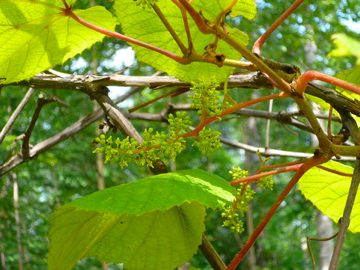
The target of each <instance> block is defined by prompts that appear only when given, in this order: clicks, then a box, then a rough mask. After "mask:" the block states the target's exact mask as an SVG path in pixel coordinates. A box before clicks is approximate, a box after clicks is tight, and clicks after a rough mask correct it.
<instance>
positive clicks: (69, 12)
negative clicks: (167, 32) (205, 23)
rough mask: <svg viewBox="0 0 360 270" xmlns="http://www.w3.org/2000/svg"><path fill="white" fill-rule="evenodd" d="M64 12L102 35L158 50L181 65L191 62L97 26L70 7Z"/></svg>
mask: <svg viewBox="0 0 360 270" xmlns="http://www.w3.org/2000/svg"><path fill="white" fill-rule="evenodd" d="M64 13H65V14H66V15H67V16H69V17H71V18H73V19H74V20H75V21H77V22H78V23H80V24H82V25H84V26H86V27H88V28H90V29H92V30H95V31H97V32H99V33H101V34H104V35H107V36H109V37H114V38H117V39H121V40H124V41H127V42H130V43H133V44H135V45H138V46H141V47H144V48H147V49H149V50H152V51H155V52H158V53H161V54H163V55H165V56H167V57H169V58H171V59H173V60H174V61H176V62H178V63H180V64H183V65H187V64H189V63H190V62H191V60H190V59H188V58H183V57H180V56H179V55H177V54H175V53H172V52H170V51H167V50H164V49H161V48H159V47H156V46H153V45H151V44H148V43H145V42H142V41H139V40H137V39H134V38H131V37H128V36H125V35H122V34H120V33H117V32H113V31H110V30H107V29H104V28H102V27H99V26H97V25H95V24H92V23H89V22H87V21H85V20H84V19H82V18H80V17H79V16H77V15H76V14H75V13H74V12H73V11H72V10H71V9H68V8H65V9H64Z"/></svg>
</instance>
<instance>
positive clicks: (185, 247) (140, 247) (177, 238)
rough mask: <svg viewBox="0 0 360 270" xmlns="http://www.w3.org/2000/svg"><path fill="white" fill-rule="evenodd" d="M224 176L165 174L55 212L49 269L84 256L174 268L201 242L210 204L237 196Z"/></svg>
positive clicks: (70, 264)
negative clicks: (206, 210) (207, 208)
mask: <svg viewBox="0 0 360 270" xmlns="http://www.w3.org/2000/svg"><path fill="white" fill-rule="evenodd" d="M235 193H236V191H235V189H234V188H232V187H231V186H230V184H229V183H228V182H227V181H225V180H224V179H222V178H220V177H218V176H216V175H213V174H211V173H208V172H205V171H201V170H186V171H179V172H176V173H168V174H161V175H156V176H152V177H148V178H145V179H142V180H139V181H135V182H131V183H128V184H124V185H120V186H116V187H112V188H109V189H105V190H102V191H98V192H95V193H93V194H91V195H88V196H85V197H83V198H81V199H78V200H75V201H73V202H71V203H68V204H66V205H64V206H62V207H60V208H59V209H58V210H56V211H55V212H54V214H53V217H52V221H51V224H52V226H51V231H50V234H49V238H50V241H51V243H50V254H49V269H71V267H73V266H74V265H75V264H76V262H77V261H78V260H80V259H82V258H85V257H89V256H96V257H98V259H99V260H100V261H105V262H113V263H124V267H126V268H127V269H173V268H175V267H176V266H178V265H181V264H183V263H185V262H186V261H189V260H190V259H191V257H192V256H193V254H194V253H196V251H197V247H198V245H200V243H201V234H202V233H203V232H204V230H205V227H204V224H203V223H204V217H205V214H206V213H205V209H206V207H210V208H213V209H216V208H220V207H222V206H223V205H224V204H226V203H230V202H232V201H233V200H234V199H235V196H234V195H235Z"/></svg>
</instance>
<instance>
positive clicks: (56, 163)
mask: <svg viewBox="0 0 360 270" xmlns="http://www.w3.org/2000/svg"><path fill="white" fill-rule="evenodd" d="M291 4H292V1H257V7H258V15H257V17H256V19H255V20H253V21H248V20H243V19H241V18H239V19H238V20H233V21H232V22H229V25H230V26H231V27H239V26H240V25H241V30H242V31H244V32H246V33H247V34H248V35H249V37H250V42H249V44H253V43H254V41H255V40H256V39H257V38H258V37H259V35H261V34H262V33H263V32H264V31H265V30H266V29H267V28H268V27H269V26H270V25H271V24H272V22H273V21H275V19H276V18H278V17H279V16H280V15H281V13H282V12H283V11H284V10H285V9H286V8H287V7H288V6H290V5H291ZM91 5H105V6H107V8H111V5H112V3H111V2H106V1H101V0H98V1H85V0H84V1H81V0H79V1H77V2H76V5H75V8H87V7H89V6H91ZM359 17H360V5H359V3H358V1H356V0H349V1H345V0H342V1H332V0H326V1H305V3H304V4H303V5H302V6H300V7H299V8H298V9H297V10H296V11H295V12H294V14H292V15H291V16H290V18H289V19H287V20H286V21H285V23H284V24H282V25H281V26H280V27H279V28H278V29H277V30H276V32H275V33H274V34H273V35H272V36H271V37H270V39H269V40H268V41H267V43H266V44H265V46H264V47H263V49H262V53H263V55H265V56H266V57H267V58H270V59H276V60H277V61H281V62H285V63H291V64H295V65H297V66H298V67H300V68H301V69H302V71H305V70H309V69H314V70H318V71H320V72H323V73H326V74H330V75H333V74H335V73H336V72H337V71H340V70H344V69H349V68H351V67H354V66H355V65H356V58H355V57H351V56H349V57H341V58H334V57H329V53H330V52H331V51H332V50H333V49H334V48H335V46H334V44H333V43H332V38H331V36H332V35H333V34H336V33H346V34H347V35H348V36H350V37H354V38H358V37H359V32H357V31H356V27H350V26H352V25H353V24H352V23H354V22H357V21H359ZM359 28H360V27H359ZM128 46H129V45H127V44H125V42H122V41H119V40H115V39H112V38H105V39H104V42H103V43H97V44H96V45H95V46H93V47H92V48H90V49H88V50H86V51H84V52H83V53H82V54H81V55H79V56H77V57H76V58H74V59H71V60H69V61H68V62H67V63H65V64H64V65H62V66H58V67H55V68H54V69H55V70H58V71H61V72H65V73H70V74H102V75H103V74H112V73H114V72H117V71H119V70H121V69H123V68H125V65H122V66H121V63H122V62H123V59H129V57H128V55H129V50H128V49H126V48H128ZM124 49H126V50H124ZM130 59H131V58H130ZM155 72H157V71H156V70H155V69H154V68H152V67H150V66H148V65H146V64H143V63H141V62H136V60H134V63H133V65H131V66H130V67H129V69H127V70H126V71H124V74H126V75H136V76H140V75H146V76H151V75H153V74H154V73H155ZM164 75H165V74H164ZM27 90H28V89H27V88H25V87H19V86H8V87H6V88H4V89H3V90H2V92H1V97H0V98H1V103H0V104H1V105H0V108H1V109H0V126H1V127H2V126H4V124H5V123H6V121H7V120H8V118H9V116H10V115H11V113H12V112H13V111H14V109H15V108H16V106H17V105H18V104H19V102H20V101H21V99H22V98H23V96H24V94H25V92H26V91H27ZM111 90H112V94H111V95H112V97H114V98H115V97H121V95H124V94H125V93H128V92H129V93H135V94H133V95H129V96H127V97H126V96H125V97H126V98H125V99H123V100H122V102H121V103H119V104H118V105H119V107H120V108H122V109H129V108H131V107H133V106H134V105H136V104H141V103H143V102H145V101H147V100H151V99H153V98H155V97H156V96H158V95H159V94H158V92H157V91H154V90H151V89H149V88H141V89H140V88H138V89H121V88H112V89H111ZM231 91H232V94H233V96H235V97H237V98H238V99H239V100H248V99H251V98H255V97H257V96H261V95H264V94H267V93H268V92H269V90H265V89H260V90H256V91H253V90H250V89H233V90H231ZM46 92H47V93H49V94H52V95H54V96H56V97H58V98H59V99H60V100H62V101H64V102H66V103H67V104H69V105H70V106H62V105H61V104H58V103H52V104H49V105H47V106H45V107H44V108H43V110H42V111H41V114H40V116H39V120H38V122H37V125H36V127H35V129H34V131H33V135H32V138H31V144H33V145H35V144H37V143H39V142H41V141H44V140H45V139H47V138H49V137H51V136H53V135H55V134H57V133H59V132H60V131H62V130H64V129H65V128H66V127H68V126H70V125H72V124H73V123H75V122H76V121H78V120H79V119H81V118H82V117H84V116H86V115H88V114H91V113H92V112H93V111H94V110H97V109H98V108H97V106H96V105H95V103H94V102H93V101H91V100H90V99H89V98H88V97H87V96H86V95H84V94H83V93H81V92H76V91H67V90H52V89H48V90H46ZM41 94H42V93H41V92H36V94H35V95H33V97H32V98H31V99H30V101H29V103H28V104H27V105H26V107H25V109H24V110H23V111H22V113H21V115H20V117H19V118H18V119H17V121H16V124H15V125H14V127H13V128H12V130H11V134H10V136H7V137H6V139H5V140H4V142H3V143H2V144H1V145H0V147H1V148H0V149H1V150H0V163H3V162H4V161H5V160H6V159H7V158H8V157H9V155H11V154H12V153H14V152H16V151H17V150H18V149H19V147H20V145H21V144H20V142H19V141H18V142H16V141H15V142H14V139H15V138H17V137H18V136H19V135H21V134H23V133H24V132H25V131H26V129H27V126H28V125H29V121H30V119H31V118H32V116H33V112H34V108H35V107H36V102H37V96H38V95H41ZM43 95H46V94H43ZM169 102H173V103H176V104H184V103H189V100H188V98H187V97H186V95H180V96H177V97H176V98H166V99H162V100H159V101H157V102H156V103H152V104H151V105H150V106H147V107H145V108H143V109H141V111H140V112H142V113H144V114H143V115H140V114H139V115H137V116H136V118H137V119H133V120H131V121H132V123H133V124H134V125H135V127H136V128H137V129H138V130H144V129H145V128H148V127H153V128H155V129H157V130H165V131H166V130H167V129H168V126H167V124H166V123H162V122H157V121H148V120H147V119H148V118H146V117H145V116H146V115H149V114H159V113H160V112H161V111H162V110H163V109H164V108H167V107H168V103H169ZM251 109H256V110H261V111H268V109H269V107H268V104H265V103H261V104H259V105H256V106H253V107H251ZM272 110H273V112H275V113H277V112H281V111H283V112H284V111H287V112H293V111H294V112H296V111H297V108H296V107H294V105H293V103H292V102H291V101H290V100H277V101H275V102H274V104H273V109H272ZM268 115H270V114H268ZM265 118H266V117H265ZM265 118H256V117H250V118H249V116H240V115H234V116H233V117H231V118H228V119H226V121H223V122H221V123H220V124H217V125H216V128H217V129H218V130H219V131H221V133H222V137H223V138H227V139H229V140H231V141H238V142H242V143H244V144H247V145H252V146H256V147H265V146H267V147H270V148H272V149H281V150H285V151H296V152H305V153H311V151H313V138H312V136H311V135H310V134H309V133H307V132H305V131H302V130H299V129H296V128H294V127H291V126H289V127H287V128H284V125H283V124H281V123H278V122H277V121H275V120H272V121H271V126H270V132H269V133H267V131H266V127H267V119H265ZM101 121H102V119H99V120H97V121H96V122H95V123H93V124H92V125H89V126H88V127H87V128H86V129H84V130H82V131H81V132H79V133H77V134H76V135H75V136H73V137H71V138H69V139H68V140H66V141H64V142H62V143H60V144H58V145H56V146H55V147H53V148H52V149H50V150H48V151H46V152H45V153H43V154H41V155H39V156H38V157H37V158H36V159H35V160H30V161H29V162H27V163H24V164H21V165H19V166H18V167H17V168H15V169H13V170H12V171H11V172H10V173H7V174H5V175H3V176H2V177H1V179H0V186H1V189H0V220H1V222H0V253H1V267H2V269H46V268H47V267H46V258H47V253H48V240H47V234H48V231H49V218H50V216H51V214H52V212H53V211H54V210H55V209H56V208H57V207H59V206H60V205H63V204H65V203H67V202H69V201H72V200H74V199H76V198H80V197H83V196H84V195H87V194H90V193H92V192H94V191H96V190H98V189H102V188H103V187H104V186H105V187H110V186H114V185H119V184H121V183H126V182H130V181H134V180H137V179H141V178H143V177H146V176H149V175H150V172H149V170H148V168H146V167H139V166H137V165H134V164H130V166H129V167H127V168H125V169H120V168H119V166H118V165H117V164H111V163H108V164H106V165H105V166H102V163H103V157H102V156H101V155H96V154H93V153H92V151H93V150H94V146H93V145H92V142H91V141H92V138H94V137H95V136H96V135H97V134H98V133H99V128H98V126H99V123H100V122H101ZM244 131H246V132H244ZM265 138H267V139H265ZM274 158H276V160H277V162H279V163H280V162H288V161H293V160H294V158H293V157H274ZM189 161H191V162H189ZM166 164H167V165H168V167H169V168H170V170H171V171H175V170H180V169H190V168H202V169H204V170H208V171H210V172H213V173H215V174H217V175H220V176H222V177H224V178H228V177H229V176H228V171H230V170H231V168H232V167H233V166H235V167H237V166H240V167H242V168H244V169H247V170H249V171H250V172H255V171H256V170H257V169H258V168H259V167H260V160H259V158H258V157H257V156H256V155H254V154H251V153H249V152H246V151H244V150H243V149H241V148H238V147H233V146H229V145H224V146H223V147H222V148H220V149H218V150H216V151H215V152H214V153H213V154H212V155H211V156H204V155H201V153H200V152H199V151H198V150H197V149H193V148H192V147H191V142H190V143H189V145H188V148H187V150H186V151H185V152H183V153H181V154H180V155H179V156H178V157H177V159H176V161H166ZM290 177H291V173H289V174H282V175H280V176H275V177H274V181H275V186H274V190H273V191H264V192H260V191H259V192H258V193H257V195H256V198H255V199H254V200H253V202H252V205H251V208H250V210H251V211H250V212H249V214H248V215H247V216H246V217H245V218H244V220H245V221H246V222H245V224H246V226H247V230H248V231H245V232H244V233H243V234H241V235H234V234H232V233H231V232H230V231H229V230H228V229H226V228H224V227H222V226H221V224H222V220H221V219H219V215H217V214H215V213H213V212H212V211H209V213H208V216H207V220H206V228H207V230H206V235H207V236H208V237H209V239H210V241H211V242H212V243H213V245H214V247H215V248H216V250H217V251H218V252H219V254H220V255H221V257H222V258H223V259H224V261H229V260H231V259H232V258H233V257H234V255H235V254H236V252H237V251H238V250H239V247H240V246H242V245H243V244H244V242H245V241H246V239H247V235H248V233H249V231H251V230H253V226H254V225H253V224H255V225H256V224H258V223H259V221H260V220H261V218H262V217H263V216H264V214H265V213H266V212H267V210H268V208H269V207H270V206H271V204H272V202H273V201H274V199H275V198H276V196H277V194H278V193H279V192H280V191H281V190H282V189H283V188H284V186H285V185H286V183H287V182H288V180H289V179H290ZM325 220H326V219H325ZM324 222H325V223H326V222H327V224H328V223H329V221H324V218H323V217H322V216H321V215H320V213H319V212H318V211H317V210H316V209H315V207H314V206H313V205H312V204H311V203H310V202H308V201H306V199H305V198H304V197H303V195H302V194H301V193H300V192H299V191H296V190H294V191H292V192H291V193H290V194H289V196H288V197H287V199H286V200H285V202H284V203H283V204H282V205H281V207H280V209H279V210H278V212H277V213H276V214H275V216H274V218H273V219H272V221H271V222H270V223H269V225H268V226H267V227H266V229H265V231H264V233H263V234H262V236H261V238H260V239H259V240H258V241H257V242H256V245H255V249H254V250H252V252H250V255H249V257H248V260H247V262H245V264H243V265H242V266H241V269H255V268H254V267H255V266H256V267H258V269H310V267H311V262H310V257H309V254H308V251H307V250H306V243H305V242H306V237H317V236H318V234H319V233H320V234H321V226H322V224H323V223H324ZM330 224H331V225H330V226H331V227H334V228H336V225H335V224H333V223H332V222H331V221H330ZM319 230H320V231H319ZM327 230H328V231H329V229H327ZM358 242H359V236H358V235H355V234H351V233H349V234H348V235H347V239H346V241H345V244H344V247H343V251H342V255H341V256H342V258H341V262H342V263H341V266H340V267H339V269H358V267H359V265H360V257H359V256H358V248H357V246H358ZM318 245H319V244H318V243H316V242H313V243H312V248H313V252H314V254H315V257H316V258H317V260H319V261H321V259H320V258H321V256H320V255H321V254H320V251H319V248H318ZM192 265H194V266H196V267H198V268H200V269H211V267H210V266H209V264H208V262H207V261H206V259H204V258H203V256H202V254H201V252H199V253H198V254H197V255H196V256H195V257H194V259H193V262H192ZM101 267H103V268H104V269H106V267H108V268H109V269H121V266H120V265H115V266H114V265H110V266H104V265H101V263H99V262H98V261H97V260H96V259H94V258H89V259H85V260H82V261H81V262H79V263H78V264H77V266H76V268H75V269H99V268H101Z"/></svg>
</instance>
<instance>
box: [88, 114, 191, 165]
mask: <svg viewBox="0 0 360 270" xmlns="http://www.w3.org/2000/svg"><path fill="white" fill-rule="evenodd" d="M169 123H170V134H167V133H165V132H158V131H154V129H153V128H149V129H145V131H144V142H143V143H141V144H139V143H138V142H137V141H136V140H135V139H133V138H129V137H127V138H125V139H124V140H120V139H119V138H117V139H116V140H115V142H114V141H113V139H112V136H110V137H108V138H106V137H105V135H103V134H102V135H100V136H99V137H98V138H96V139H95V141H96V142H97V143H99V144H100V145H101V147H99V148H97V149H95V150H94V151H93V153H104V154H105V163H107V162H118V163H119V165H120V167H121V168H123V167H126V166H128V164H129V162H134V163H135V164H138V165H142V166H143V165H146V166H150V167H152V166H153V165H152V164H153V162H154V160H157V159H161V158H164V157H169V158H171V159H175V158H176V156H177V154H178V153H181V152H182V151H184V150H185V148H186V144H185V139H184V138H183V137H181V136H182V135H183V134H185V133H186V132H189V131H191V129H190V125H191V124H192V122H191V121H190V117H189V116H187V114H186V112H176V116H174V115H172V114H170V115H169Z"/></svg>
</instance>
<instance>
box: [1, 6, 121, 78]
mask: <svg viewBox="0 0 360 270" xmlns="http://www.w3.org/2000/svg"><path fill="white" fill-rule="evenodd" d="M66 2H67V3H68V5H71V4H73V3H74V2H75V0H71V1H69V0H68V1H66ZM63 8H64V4H63V1H62V0H41V1H40V0H22V1H18V0H2V1H0V44H1V46H0V67H1V68H0V78H2V81H1V83H2V84H7V83H12V82H17V81H21V80H26V79H29V78H31V77H32V76H34V75H36V74H38V73H40V72H42V71H43V70H46V69H48V68H51V67H53V66H55V65H58V64H62V63H64V62H65V61H66V60H67V59H69V58H72V57H74V56H75V55H76V54H78V53H81V52H82V51H83V50H84V49H86V48H88V47H90V46H91V45H93V44H94V43H95V42H97V41H101V40H102V38H103V37H104V35H103V34H100V33H98V32H95V31H93V30H91V29H89V28H87V27H85V26H83V25H81V24H79V23H78V22H76V21H75V20H74V19H72V18H70V17H68V16H66V15H65V14H64V13H63V10H62V9H63ZM74 12H75V13H76V14H77V15H78V16H80V17H82V18H83V19H85V20H87V21H89V22H92V23H94V24H97V25H99V26H101V27H103V28H107V29H109V30H114V29H115V26H116V20H115V19H114V18H113V16H112V14H111V13H110V12H108V11H107V10H106V9H105V8H104V7H99V6H98V7H93V8H89V9H87V10H76V11H74Z"/></svg>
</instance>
